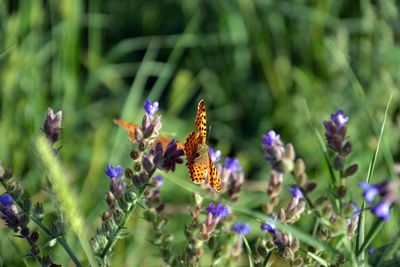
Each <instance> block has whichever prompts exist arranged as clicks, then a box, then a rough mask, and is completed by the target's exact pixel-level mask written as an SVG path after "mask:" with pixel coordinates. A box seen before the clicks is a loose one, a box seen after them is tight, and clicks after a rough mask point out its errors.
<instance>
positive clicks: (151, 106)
mask: <svg viewBox="0 0 400 267" xmlns="http://www.w3.org/2000/svg"><path fill="white" fill-rule="evenodd" d="M144 110H145V111H146V113H147V114H149V115H150V116H153V115H154V113H156V112H157V111H158V102H157V101H156V102H154V103H152V102H151V101H150V100H148V99H147V100H146V102H144Z"/></svg>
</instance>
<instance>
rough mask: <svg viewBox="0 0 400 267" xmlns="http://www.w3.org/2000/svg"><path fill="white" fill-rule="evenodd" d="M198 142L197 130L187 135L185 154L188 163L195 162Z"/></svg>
mask: <svg viewBox="0 0 400 267" xmlns="http://www.w3.org/2000/svg"><path fill="white" fill-rule="evenodd" d="M198 143H199V141H198V135H197V133H196V132H192V133H191V134H189V135H188V136H187V137H186V142H185V155H186V160H187V162H188V163H190V162H194V159H195V158H196V152H197V145H198Z"/></svg>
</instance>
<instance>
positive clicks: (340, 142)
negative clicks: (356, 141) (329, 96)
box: [324, 109, 358, 198]
mask: <svg viewBox="0 0 400 267" xmlns="http://www.w3.org/2000/svg"><path fill="white" fill-rule="evenodd" d="M348 121H349V117H347V116H346V115H345V114H344V112H343V110H341V109H338V110H337V111H336V113H335V114H331V116H330V120H328V121H324V127H325V137H326V141H327V145H328V147H329V148H330V149H331V150H332V152H333V153H334V156H333V163H332V166H333V168H334V169H335V170H337V171H339V176H340V186H339V187H338V188H337V195H338V197H339V198H342V197H344V196H345V194H346V187H345V183H344V182H345V180H344V179H345V178H347V177H350V176H352V175H354V174H355V173H356V172H357V170H358V165H357V164H351V165H349V166H348V167H346V157H347V156H348V155H349V154H350V153H351V151H352V149H353V145H352V143H351V141H350V140H349V138H348V137H347V136H346V133H347V129H346V124H347V122H348Z"/></svg>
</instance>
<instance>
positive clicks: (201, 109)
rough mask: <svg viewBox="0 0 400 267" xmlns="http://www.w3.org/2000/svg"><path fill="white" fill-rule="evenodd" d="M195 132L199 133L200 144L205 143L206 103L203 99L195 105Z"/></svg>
mask: <svg viewBox="0 0 400 267" xmlns="http://www.w3.org/2000/svg"><path fill="white" fill-rule="evenodd" d="M195 125H196V129H197V133H198V134H199V142H200V144H205V143H206V137H207V117H206V103H205V102H204V100H203V99H202V100H200V102H199V105H198V106H197V115H196V121H195Z"/></svg>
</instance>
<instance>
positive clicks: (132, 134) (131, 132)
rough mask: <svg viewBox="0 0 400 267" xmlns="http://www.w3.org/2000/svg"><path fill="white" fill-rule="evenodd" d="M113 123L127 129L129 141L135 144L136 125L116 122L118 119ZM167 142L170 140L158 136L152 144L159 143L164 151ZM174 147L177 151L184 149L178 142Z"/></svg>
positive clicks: (120, 121) (121, 121)
mask: <svg viewBox="0 0 400 267" xmlns="http://www.w3.org/2000/svg"><path fill="white" fill-rule="evenodd" d="M113 122H114V123H115V124H116V125H118V126H121V127H123V128H125V129H127V130H128V132H129V139H130V140H131V141H132V143H134V144H136V143H137V140H136V139H135V129H136V128H139V126H137V125H136V124H133V123H130V122H127V121H123V120H118V119H113ZM169 141H171V138H169V137H166V136H161V135H160V136H159V137H157V139H156V142H155V143H154V144H157V143H158V142H160V143H161V144H162V147H163V150H165V148H166V147H167V144H168V143H169ZM176 146H177V148H178V149H184V145H183V144H182V143H181V142H180V141H178V140H177V142H176Z"/></svg>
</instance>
